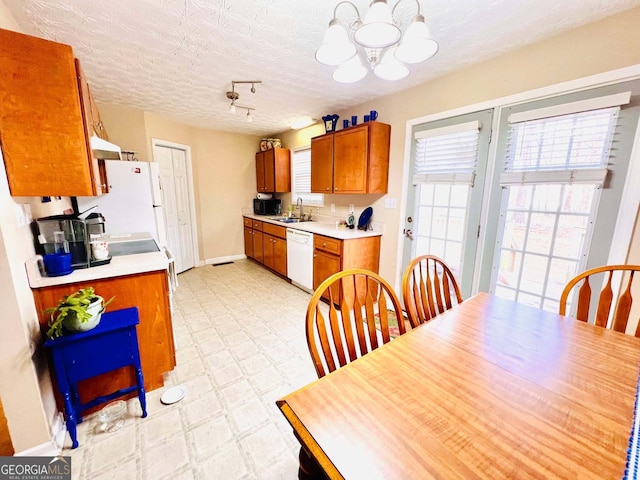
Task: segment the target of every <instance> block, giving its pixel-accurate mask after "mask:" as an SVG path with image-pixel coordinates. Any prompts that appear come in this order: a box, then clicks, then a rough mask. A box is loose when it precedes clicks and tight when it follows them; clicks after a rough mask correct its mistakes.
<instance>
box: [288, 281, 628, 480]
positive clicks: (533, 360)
mask: <svg viewBox="0 0 640 480" xmlns="http://www.w3.org/2000/svg"><path fill="white" fill-rule="evenodd" d="M639 368H640V339H639V338H635V337H632V336H629V335H624V334H621V333H618V332H614V331H611V330H606V329H603V328H600V327H595V326H593V325H590V324H587V323H584V322H579V321H577V320H574V319H572V318H570V317H562V316H560V315H557V314H554V313H550V312H545V311H542V310H538V309H536V308H532V307H529V306H526V305H522V304H519V303H516V302H513V301H510V300H505V299H502V298H498V297H496V296H493V295H490V294H487V293H479V294H477V295H475V296H473V297H471V298H469V299H468V300H466V301H464V302H463V303H461V304H459V305H457V306H456V307H454V308H452V309H450V310H448V311H447V312H445V313H443V314H442V315H439V316H438V317H436V318H435V319H433V320H431V321H430V322H428V323H425V324H423V325H421V326H419V327H418V328H416V329H414V330H411V331H409V332H408V333H406V334H405V335H402V336H400V337H398V338H396V339H395V340H393V341H392V342H390V343H388V344H386V345H384V346H382V347H380V348H378V349H376V350H374V351H373V352H371V353H369V354H367V355H365V356H363V357H361V358H359V359H357V360H355V361H354V362H352V363H350V364H348V365H346V366H344V367H342V368H339V369H338V370H336V371H335V372H333V373H331V374H329V375H327V376H325V377H323V378H321V379H319V380H317V381H315V382H313V383H311V384H309V385H307V386H305V387H303V388H301V389H299V390H297V391H295V392H293V393H291V394H289V395H287V396H285V397H284V398H282V399H280V400H278V401H277V402H276V403H277V405H278V407H279V408H280V410H281V411H282V413H283V414H284V416H285V417H286V418H287V420H288V421H289V423H290V424H291V426H292V427H293V429H294V431H295V434H296V436H297V437H298V439H299V441H300V442H301V443H302V445H303V446H304V448H305V449H306V451H308V452H309V453H310V454H311V456H312V457H313V458H314V459H315V460H316V462H317V463H318V464H319V465H320V467H321V469H322V470H323V471H324V473H325V474H326V475H327V477H328V478H331V479H340V478H345V479H367V480H371V479H381V478H385V479H400V480H406V479H420V480H425V479H432V478H433V479H436V478H437V479H465V480H469V479H476V478H478V479H480V478H482V479H492V480H495V479H505V478H513V479H529V478H531V479H553V478H562V479H567V478H574V479H581V480H582V479H591V478H593V479H596V478H597V479H620V478H622V476H623V474H624V471H625V463H626V459H627V448H628V444H629V438H630V434H631V427H632V423H633V418H634V405H635V400H636V392H637V385H638V372H639Z"/></svg>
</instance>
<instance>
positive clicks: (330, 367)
mask: <svg viewBox="0 0 640 480" xmlns="http://www.w3.org/2000/svg"><path fill="white" fill-rule="evenodd" d="M325 292H326V295H325V296H328V298H329V302H328V303H329V304H328V305H327V304H326V303H322V302H321V297H322V296H323V294H325ZM393 315H395V319H394V318H393ZM393 323H397V327H398V331H399V333H400V335H402V334H403V333H405V332H406V326H405V322H404V316H403V314H402V308H401V306H400V301H399V300H398V297H397V296H396V294H395V293H394V291H393V289H392V288H391V285H389V284H388V283H387V282H386V281H385V280H384V279H383V278H382V277H380V276H379V275H378V274H377V273H374V272H371V271H369V270H364V269H350V270H344V271H341V272H338V273H335V274H334V275H332V276H330V277H329V278H327V279H326V280H325V281H324V282H322V284H320V286H319V287H318V288H317V289H316V291H315V292H314V293H313V296H312V297H311V300H310V301H309V305H308V307H307V319H306V328H307V345H308V346H309V352H310V353H311V359H312V360H313V364H314V366H315V368H316V372H317V373H318V378H321V377H324V376H325V375H326V374H327V373H330V372H333V371H334V370H336V369H338V368H340V367H343V366H344V365H346V364H347V363H349V362H352V361H353V360H355V359H357V358H359V357H361V356H363V355H365V354H367V353H369V352H371V351H372V350H374V349H376V348H378V347H379V346H381V345H383V344H385V343H388V342H389V341H391V338H392V337H391V325H392V324H393Z"/></svg>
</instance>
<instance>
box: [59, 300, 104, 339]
mask: <svg viewBox="0 0 640 480" xmlns="http://www.w3.org/2000/svg"><path fill="white" fill-rule="evenodd" d="M96 297H98V300H96V301H95V302H93V303H92V304H91V305H89V307H88V308H87V312H88V313H90V314H91V318H89V319H88V320H87V321H86V322H81V321H79V320H78V319H77V318H76V317H75V316H74V317H73V318H71V319H69V318H66V319H65V320H64V326H65V328H66V329H67V330H70V331H73V332H86V331H87V330H91V329H92V328H96V327H97V326H98V324H99V323H100V317H102V311H103V308H102V303H103V302H104V299H103V298H102V297H101V296H100V295H96Z"/></svg>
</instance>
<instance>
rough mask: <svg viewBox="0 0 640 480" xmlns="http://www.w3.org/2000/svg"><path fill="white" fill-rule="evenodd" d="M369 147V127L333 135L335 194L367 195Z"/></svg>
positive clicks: (351, 129) (363, 126)
mask: <svg viewBox="0 0 640 480" xmlns="http://www.w3.org/2000/svg"><path fill="white" fill-rule="evenodd" d="M368 145H369V127H368V126H367V125H362V126H360V127H356V128H350V129H348V130H344V131H340V132H337V133H335V134H334V135H333V192H334V193H367V159H368V155H369V151H368V148H369V146H368Z"/></svg>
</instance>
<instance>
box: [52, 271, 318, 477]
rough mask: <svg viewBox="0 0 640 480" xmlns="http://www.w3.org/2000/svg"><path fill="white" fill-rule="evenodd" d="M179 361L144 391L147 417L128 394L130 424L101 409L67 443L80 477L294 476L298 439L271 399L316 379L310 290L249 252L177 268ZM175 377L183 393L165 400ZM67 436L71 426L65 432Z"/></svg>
mask: <svg viewBox="0 0 640 480" xmlns="http://www.w3.org/2000/svg"><path fill="white" fill-rule="evenodd" d="M178 280H179V283H180V286H179V288H178V291H177V292H176V294H175V295H174V316H173V321H174V327H175V335H176V344H177V345H176V356H177V366H176V368H175V370H174V371H172V372H171V373H169V374H168V375H167V378H166V382H165V384H166V385H165V388H162V389H159V390H154V391H152V392H148V393H147V411H148V416H147V418H140V417H139V415H140V406H139V404H138V402H137V400H135V399H132V400H129V402H128V412H127V415H126V420H125V425H124V426H123V427H122V428H121V429H120V430H118V431H116V432H112V433H104V432H101V431H100V422H99V421H98V418H97V415H96V414H94V415H91V416H88V417H86V418H85V421H84V422H83V423H82V424H81V425H79V426H78V440H79V442H80V446H79V447H78V448H77V449H75V450H72V449H70V448H68V445H70V441H69V439H68V438H67V441H66V444H65V445H67V446H66V447H65V449H64V451H63V455H71V457H72V473H73V478H74V479H82V480H86V479H90V480H106V479H108V480H116V479H117V480H126V479H154V480H155V479H169V478H170V479H175V480H178V479H180V480H186V479H203V480H204V479H215V480H217V479H220V480H233V479H265V480H268V479H295V478H297V470H298V461H297V454H298V449H299V444H298V443H297V441H296V440H295V438H294V436H293V434H292V431H291V428H290V426H289V424H288V423H287V421H286V420H285V419H284V417H283V416H282V414H281V413H280V411H279V410H278V408H277V407H276V405H275V400H277V399H278V398H280V397H282V396H283V395H286V394H287V393H289V392H291V391H293V390H296V389H297V388H299V387H302V386H303V385H306V384H307V383H310V382H311V381H313V380H315V379H316V378H317V377H316V374H315V370H314V368H313V364H312V363H311V358H310V357H309V352H308V350H307V344H306V339H305V332H304V315H305V311H306V307H307V303H308V301H309V298H310V295H309V294H307V293H305V292H303V291H302V290H300V289H298V288H296V287H294V286H292V285H290V284H289V283H287V282H285V281H284V280H282V279H280V278H278V277H276V276H275V275H273V274H271V273H269V272H268V271H266V270H265V269H263V268H261V267H259V266H257V265H255V264H254V263H252V262H250V261H248V260H241V261H238V262H235V263H232V264H228V265H219V266H215V267H214V266H211V265H207V266H204V267H198V268H195V269H192V270H190V271H188V272H185V273H183V274H180V275H179V276H178ZM172 385H185V386H186V388H187V393H186V396H185V398H184V399H183V400H182V401H180V402H178V403H176V404H174V405H169V406H167V405H163V404H162V403H160V396H161V394H162V393H163V392H164V390H165V389H166V388H167V387H169V386H172ZM67 437H68V435H67Z"/></svg>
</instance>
